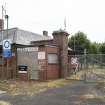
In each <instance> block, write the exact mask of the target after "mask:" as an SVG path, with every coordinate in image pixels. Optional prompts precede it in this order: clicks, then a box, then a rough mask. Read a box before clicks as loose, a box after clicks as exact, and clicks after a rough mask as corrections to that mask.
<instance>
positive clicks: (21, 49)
mask: <svg viewBox="0 0 105 105" xmlns="http://www.w3.org/2000/svg"><path fill="white" fill-rule="evenodd" d="M17 50H18V51H27V52H32V51H38V47H26V48H17Z"/></svg>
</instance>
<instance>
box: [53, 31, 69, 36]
mask: <svg viewBox="0 0 105 105" xmlns="http://www.w3.org/2000/svg"><path fill="white" fill-rule="evenodd" d="M58 34H65V35H67V36H68V35H69V34H68V32H67V31H65V30H62V29H60V30H57V31H53V33H52V35H58Z"/></svg>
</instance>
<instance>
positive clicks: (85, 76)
mask: <svg viewBox="0 0 105 105" xmlns="http://www.w3.org/2000/svg"><path fill="white" fill-rule="evenodd" d="M86 56H87V54H86V49H84V69H85V70H84V72H85V73H84V81H86V73H87V72H86V62H87V61H86Z"/></svg>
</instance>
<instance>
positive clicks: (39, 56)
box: [38, 51, 45, 60]
mask: <svg viewBox="0 0 105 105" xmlns="http://www.w3.org/2000/svg"><path fill="white" fill-rule="evenodd" d="M38 59H39V60H40V59H45V52H44V51H41V52H38Z"/></svg>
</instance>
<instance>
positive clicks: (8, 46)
mask: <svg viewBox="0 0 105 105" xmlns="http://www.w3.org/2000/svg"><path fill="white" fill-rule="evenodd" d="M10 49H11V40H10V39H5V40H3V50H10Z"/></svg>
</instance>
